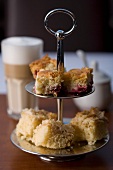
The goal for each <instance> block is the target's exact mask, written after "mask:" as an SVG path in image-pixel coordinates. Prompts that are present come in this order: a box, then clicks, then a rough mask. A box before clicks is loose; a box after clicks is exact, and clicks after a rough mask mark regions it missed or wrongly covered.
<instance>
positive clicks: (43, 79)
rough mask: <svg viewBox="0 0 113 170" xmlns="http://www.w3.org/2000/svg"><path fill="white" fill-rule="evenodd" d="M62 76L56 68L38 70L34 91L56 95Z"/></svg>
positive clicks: (58, 91)
mask: <svg viewBox="0 0 113 170" xmlns="http://www.w3.org/2000/svg"><path fill="white" fill-rule="evenodd" d="M62 76H63V73H62V72H59V71H57V70H53V71H50V70H48V71H47V70H46V71H40V72H38V73H37V77H36V81H35V87H34V89H35V93H36V94H41V95H53V96H58V94H59V93H60V91H61V87H62V82H63V79H62Z"/></svg>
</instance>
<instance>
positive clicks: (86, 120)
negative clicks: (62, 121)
mask: <svg viewBox="0 0 113 170" xmlns="http://www.w3.org/2000/svg"><path fill="white" fill-rule="evenodd" d="M70 123H71V124H72V125H73V127H74V128H75V141H84V140H85V141H87V142H88V144H89V145H94V144H95V142H96V141H97V140H101V139H103V138H104V137H106V135H107V134H108V128H107V124H108V119H107V118H106V117H105V116H104V112H103V111H99V109H98V108H91V109H90V110H89V111H88V110H85V111H82V112H78V113H77V114H76V116H75V117H74V118H73V119H72V120H71V122H70Z"/></svg>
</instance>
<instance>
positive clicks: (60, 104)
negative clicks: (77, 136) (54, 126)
mask: <svg viewBox="0 0 113 170" xmlns="http://www.w3.org/2000/svg"><path fill="white" fill-rule="evenodd" d="M57 105H58V121H61V122H63V116H62V115H63V99H57Z"/></svg>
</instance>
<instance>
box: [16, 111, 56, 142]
mask: <svg viewBox="0 0 113 170" xmlns="http://www.w3.org/2000/svg"><path fill="white" fill-rule="evenodd" d="M46 119H55V120H56V119H57V114H56V113H52V112H48V111H46V110H38V111H35V110H34V109H27V108H26V109H24V110H23V111H22V112H21V118H20V119H19V122H18V124H17V126H16V135H17V136H20V137H21V138H22V139H26V140H27V141H30V140H31V139H32V137H33V130H34V129H35V128H36V127H37V126H38V125H39V124H41V123H42V120H46Z"/></svg>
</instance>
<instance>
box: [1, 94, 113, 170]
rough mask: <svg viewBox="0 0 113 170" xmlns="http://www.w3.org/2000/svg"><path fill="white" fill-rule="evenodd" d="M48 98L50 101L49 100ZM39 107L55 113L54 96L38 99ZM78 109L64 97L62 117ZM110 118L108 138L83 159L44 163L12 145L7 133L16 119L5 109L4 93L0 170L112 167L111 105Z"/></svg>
mask: <svg viewBox="0 0 113 170" xmlns="http://www.w3.org/2000/svg"><path fill="white" fill-rule="evenodd" d="M50 100H51V102H50ZM39 108H40V109H42V108H43V109H46V110H49V111H53V112H56V110H57V105H56V100H55V99H54V100H53V99H48V100H47V99H39ZM76 112H77V109H76V107H75V105H74V103H73V100H72V99H67V100H64V113H63V116H64V117H70V118H72V117H74V116H75V113H76ZM106 116H107V117H108V119H109V127H108V128H109V132H110V140H109V142H108V143H107V145H105V146H104V147H103V148H101V149H100V150H98V151H95V152H93V153H90V154H87V155H86V156H85V157H84V158H81V159H78V160H74V161H69V162H60V163H58V162H45V161H43V160H41V159H40V158H39V157H38V156H36V155H32V154H29V153H26V152H24V151H21V150H20V149H18V148H17V147H15V146H14V145H13V144H12V143H11V141H10V134H11V133H12V131H13V130H14V129H15V127H16V124H17V121H15V120H13V119H11V118H9V117H8V116H7V111H6V96H5V95H3V94H1V95H0V170H31V169H32V170H35V169H41V170H52V169H54V170H60V169H66V170H74V169H76V170H94V169H95V170H113V106H111V108H110V109H109V110H108V111H106Z"/></svg>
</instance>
